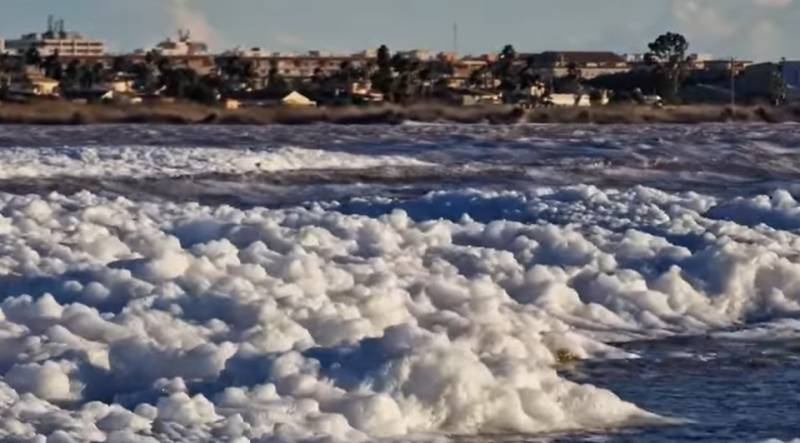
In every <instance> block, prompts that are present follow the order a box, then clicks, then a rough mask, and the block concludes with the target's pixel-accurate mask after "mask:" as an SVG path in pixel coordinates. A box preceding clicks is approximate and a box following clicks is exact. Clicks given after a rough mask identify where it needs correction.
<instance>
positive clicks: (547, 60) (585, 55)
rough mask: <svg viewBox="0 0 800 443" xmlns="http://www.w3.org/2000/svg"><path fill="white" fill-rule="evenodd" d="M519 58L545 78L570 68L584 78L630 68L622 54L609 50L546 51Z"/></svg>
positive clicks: (554, 76)
mask: <svg viewBox="0 0 800 443" xmlns="http://www.w3.org/2000/svg"><path fill="white" fill-rule="evenodd" d="M521 59H522V60H526V62H528V61H529V62H531V64H532V66H533V68H534V69H535V70H536V71H537V72H538V73H539V75H540V76H541V77H542V78H543V79H545V80H551V79H554V78H559V77H564V76H566V75H568V74H569V73H570V72H571V71H572V70H578V71H579V72H580V75H581V77H583V78H585V79H593V78H595V77H599V76H601V75H607V74H620V73H624V72H628V71H630V69H631V67H630V64H629V63H628V61H627V60H626V59H625V58H624V57H623V56H621V55H619V54H615V53H613V52H610V51H546V52H542V53H539V54H527V55H522V57H521Z"/></svg>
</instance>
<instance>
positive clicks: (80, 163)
mask: <svg viewBox="0 0 800 443" xmlns="http://www.w3.org/2000/svg"><path fill="white" fill-rule="evenodd" d="M0 164H2V166H0V179H11V178H42V177H61V176H68V177H104V178H112V177H148V176H181V175H193V174H201V173H228V174H244V173H248V172H255V171H266V172H277V171H294V170H301V169H310V170H314V169H329V168H337V169H341V168H342V167H343V166H344V168H346V169H365V168H374V167H380V166H433V164H431V163H429V162H425V161H422V160H418V159H416V158H415V157H414V156H402V155H374V154H369V153H362V154H354V153H347V152H336V151H330V150H319V149H311V148H302V147H297V146H282V147H277V148H263V149H261V148H259V149H249V150H248V149H221V148H193V147H183V148H177V147H161V146H97V147H94V146H92V147H81V146H70V147H61V148H31V147H25V148H3V149H0Z"/></svg>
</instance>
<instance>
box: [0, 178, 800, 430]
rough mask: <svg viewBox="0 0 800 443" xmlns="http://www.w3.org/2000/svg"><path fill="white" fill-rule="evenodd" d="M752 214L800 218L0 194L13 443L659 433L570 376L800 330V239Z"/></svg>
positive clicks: (669, 203)
mask: <svg viewBox="0 0 800 443" xmlns="http://www.w3.org/2000/svg"><path fill="white" fill-rule="evenodd" d="M731 205H734V206H735V207H736V208H739V209H737V210H736V211H731V210H730V209H729V208H731V207H732V206H731ZM748 210H752V211H758V214H761V215H758V216H753V217H754V218H746V220H747V221H752V220H755V219H758V220H761V219H765V220H767V219H768V220H774V219H776V217H774V214H781V215H780V217H778V218H777V219H779V220H781V227H782V228H786V227H791V226H794V224H793V223H794V222H796V221H797V220H795V219H796V218H797V214H798V210H797V203H796V202H794V200H790V198H788V197H787V196H786V195H785V194H781V193H778V194H775V195H774V196H773V197H772V198H770V197H757V198H755V199H751V200H731V201H719V200H718V199H717V198H714V197H709V196H704V195H700V194H694V193H684V194H673V193H666V192H662V191H657V190H654V189H650V188H643V187H638V188H632V189H629V190H625V191H617V190H603V189H598V188H594V187H591V186H578V187H570V188H540V189H536V190H532V191H530V192H495V193H489V192H480V191H459V192H437V193H433V194H429V195H427V196H424V197H421V198H418V199H415V200H411V201H403V202H400V201H397V202H395V201H388V200H380V201H377V200H376V201H370V200H361V201H353V202H347V203H335V204H329V205H315V206H313V207H309V208H289V209H282V210H270V209H265V208H255V209H250V210H240V209H234V208H231V207H227V206H218V207H211V206H202V205H199V204H195V203H185V204H182V203H167V202H157V203H152V202H150V203H148V202H137V201H132V200H128V199H125V198H121V197H119V198H108V197H102V196H98V195H94V194H91V193H88V192H83V193H79V194H76V195H73V196H69V197H67V196H64V195H60V194H51V195H48V196H45V197H41V196H25V197H23V196H16V195H11V194H0V250H1V251H2V254H0V287H2V289H3V296H4V297H5V300H4V301H3V302H2V304H0V373H2V375H3V376H2V380H1V381H0V440H3V441H45V439H46V441H48V442H50V441H54V442H86V441H98V442H99V441H108V442H178V441H230V442H246V441H256V442H278V441H282V442H283V441H285V442H289V441H334V442H352V441H374V440H377V439H386V440H387V441H388V440H393V441H396V440H397V439H411V438H418V439H428V440H430V439H436V438H440V437H439V436H442V435H447V434H470V435H474V434H483V433H520V434H537V433H544V432H553V431H565V430H579V429H594V428H609V427H617V426H626V425H635V424H642V423H663V422H665V421H666V419H664V418H661V417H658V416H656V415H654V414H652V413H649V412H647V411H644V410H642V409H640V408H638V407H637V406H635V405H633V404H631V403H629V402H626V401H624V400H622V399H620V398H619V397H618V396H616V395H615V394H614V393H612V392H610V391H607V390H604V389H601V388H597V387H594V386H591V385H584V384H579V383H575V382H572V381H569V380H568V379H566V378H564V377H563V376H562V375H560V374H559V373H558V371H557V370H558V368H559V367H560V366H561V365H564V364H568V363H569V362H570V361H573V360H576V359H587V358H634V357H635V356H633V355H629V354H626V353H624V352H622V351H620V350H619V349H617V348H615V347H613V346H610V345H609V344H608V343H610V341H611V340H625V339H632V338H641V337H655V336H661V335H669V334H680V333H692V332H700V331H710V330H715V329H719V328H726V327H729V326H732V325H736V324H741V323H746V322H751V321H757V320H761V319H775V318H781V317H791V316H793V315H794V316H796V314H797V313H798V312H799V311H800V263H798V258H797V255H796V251H797V250H800V237H799V236H798V234H797V232H794V231H791V230H787V229H778V228H775V227H772V226H770V225H769V223H758V224H756V223H744V222H741V223H740V222H739V221H742V220H740V219H734V218H735V217H726V216H725V215H726V214H728V215H730V214H732V213H735V214H741V213H742V212H743V211H748ZM765 214H766V215H769V217H766V215H765ZM737 220H739V221H737Z"/></svg>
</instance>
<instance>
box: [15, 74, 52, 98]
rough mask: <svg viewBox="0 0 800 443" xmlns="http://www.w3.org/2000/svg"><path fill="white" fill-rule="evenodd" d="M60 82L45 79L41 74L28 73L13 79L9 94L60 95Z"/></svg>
mask: <svg viewBox="0 0 800 443" xmlns="http://www.w3.org/2000/svg"><path fill="white" fill-rule="evenodd" d="M58 85H59V82H58V80H54V79H52V78H48V77H45V76H44V75H42V74H41V73H39V72H32V71H28V72H25V73H23V74H21V75H18V76H15V77H13V78H12V79H11V82H10V83H9V86H8V92H9V93H11V94H19V95H34V96H55V95H58Z"/></svg>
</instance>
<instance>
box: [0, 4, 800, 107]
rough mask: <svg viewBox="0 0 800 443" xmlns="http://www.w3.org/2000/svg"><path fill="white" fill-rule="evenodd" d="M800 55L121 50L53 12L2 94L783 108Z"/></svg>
mask: <svg viewBox="0 0 800 443" xmlns="http://www.w3.org/2000/svg"><path fill="white" fill-rule="evenodd" d="M798 91H800V61H789V60H778V61H774V62H769V63H753V62H751V61H748V60H739V59H731V58H715V57H713V56H711V55H705V54H696V53H692V52H690V42H688V41H686V39H685V38H684V37H683V36H681V35H679V34H674V33H665V34H663V35H661V36H654V40H653V41H652V42H642V52H641V53H637V54H618V53H615V52H614V51H610V50H609V51H574V50H557V49H554V50H551V51H545V52H535V53H530V52H523V51H519V50H518V49H517V47H515V46H514V45H512V44H509V45H507V46H505V47H503V48H498V52H496V53H489V54H480V55H460V54H457V53H456V52H434V51H430V50H425V49H411V50H392V49H390V48H388V47H386V46H381V47H380V48H374V49H366V50H364V51H361V52H358V53H355V54H333V53H328V52H324V51H309V52H307V53H303V54H296V53H284V52H270V51H268V50H265V49H263V48H258V47H255V48H238V47H237V48H232V49H229V50H226V51H223V52H220V53H210V51H209V47H208V45H207V44H206V43H204V42H202V41H197V40H195V39H194V38H193V37H192V34H191V30H180V31H178V32H177V34H176V35H175V36H174V37H169V38H165V39H164V40H163V41H162V42H160V43H158V44H157V45H155V46H154V47H152V48H147V49H141V50H136V51H133V52H131V53H125V54H111V53H109V52H108V51H107V49H106V45H105V43H104V42H103V41H102V40H99V39H95V38H92V37H89V36H84V35H82V34H81V33H78V32H74V31H69V30H67V27H66V25H65V22H64V21H63V20H56V19H54V18H53V17H50V18H49V19H48V20H47V24H46V28H45V29H44V31H42V32H33V33H30V34H26V35H23V36H20V37H19V38H9V39H7V40H3V39H0V100H2V101H10V102H19V103H26V102H30V101H41V100H67V101H70V102H73V103H116V104H126V105H136V104H142V103H148V102H166V103H169V102H175V101H191V102H200V103H205V104H218V105H219V106H222V107H225V108H227V109H237V108H240V107H267V106H293V107H313V106H341V105H364V106H366V105H373V104H380V103H397V104H413V103H419V102H438V103H448V104H452V105H458V106H476V105H495V104H508V105H515V106H519V107H524V108H528V107H531V108H532V107H549V106H577V107H582V106H605V105H613V104H629V105H643V106H661V105H664V104H728V103H733V104H738V103H742V104H762V103H763V104H772V105H782V104H786V103H791V102H794V101H797V100H798V99H800V93H799V92H798Z"/></svg>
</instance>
